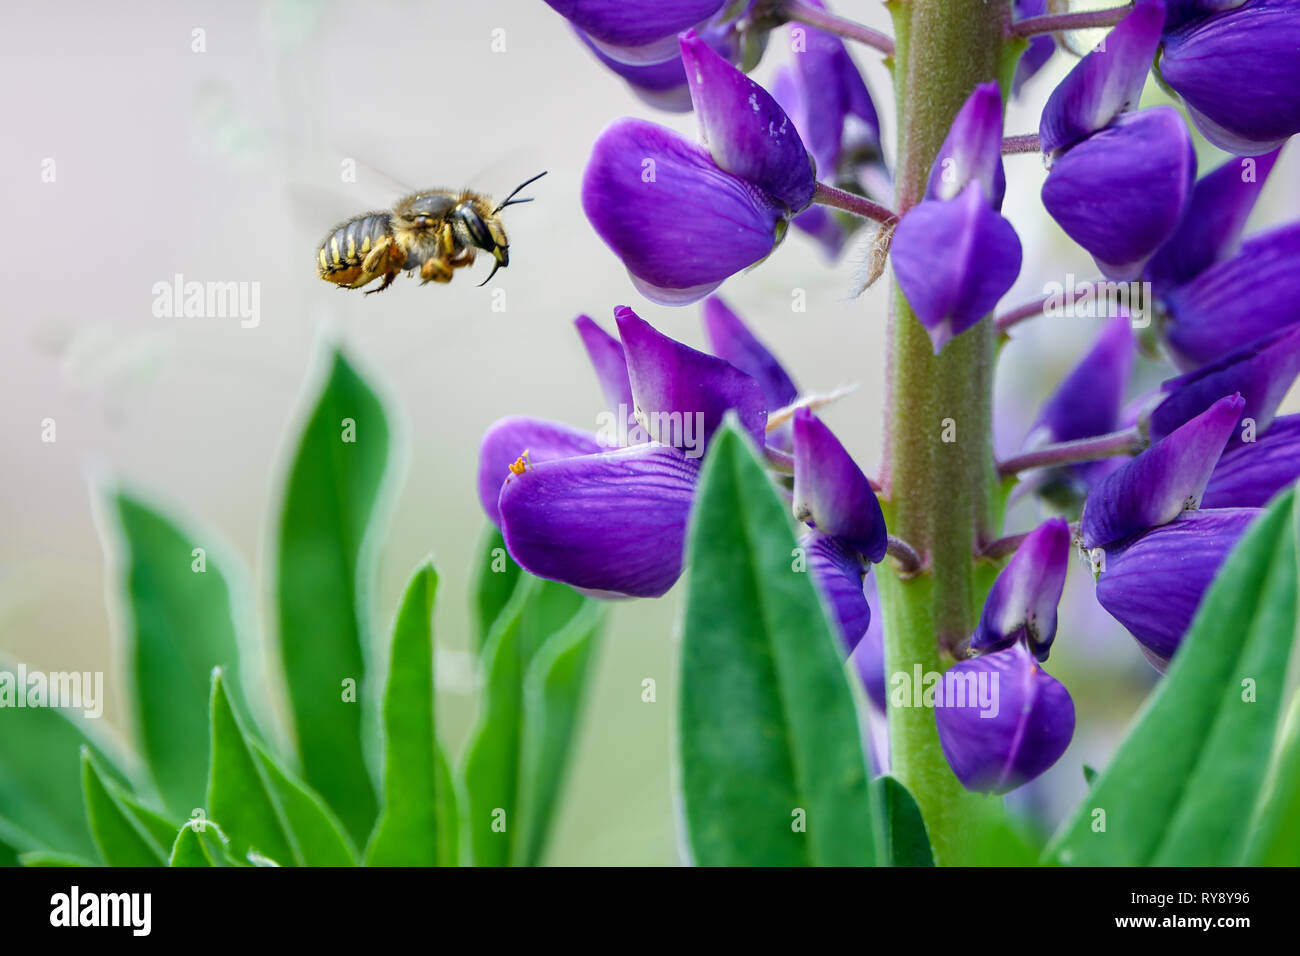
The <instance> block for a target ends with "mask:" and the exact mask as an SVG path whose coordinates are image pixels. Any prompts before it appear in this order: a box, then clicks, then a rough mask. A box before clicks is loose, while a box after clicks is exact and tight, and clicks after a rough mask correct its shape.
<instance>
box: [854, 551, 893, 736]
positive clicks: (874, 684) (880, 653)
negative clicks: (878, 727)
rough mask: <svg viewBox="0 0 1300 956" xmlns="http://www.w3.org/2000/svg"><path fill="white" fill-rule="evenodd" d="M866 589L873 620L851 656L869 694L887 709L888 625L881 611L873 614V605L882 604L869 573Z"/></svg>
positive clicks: (873, 700) (865, 582)
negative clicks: (886, 633)
mask: <svg viewBox="0 0 1300 956" xmlns="http://www.w3.org/2000/svg"><path fill="white" fill-rule="evenodd" d="M862 590H863V592H864V593H865V594H866V599H867V609H868V613H869V619H868V621H867V629H866V631H864V632H863V634H862V637H861V639H860V640H859V641H858V646H857V647H855V648H854V649H853V654H852V655H851V657H850V659H851V660H852V662H853V668H854V670H856V671H857V673H858V678H859V679H860V680H861V681H862V686H863V687H865V688H866V691H867V696H868V697H870V698H871V702H872V703H873V704H875V705H876V706H877V707H878V708H880V709H881V710H882V711H883V710H885V709H887V707H888V703H889V702H888V700H887V695H886V691H885V626H884V622H883V621H882V620H881V618H880V615H879V614H871V613H870V609H871V607H872V605H875V606H876V607H879V606H880V592H879V589H878V588H877V586H876V579H875V577H873V576H872V575H867V577H866V578H865V580H864V584H863V589H862Z"/></svg>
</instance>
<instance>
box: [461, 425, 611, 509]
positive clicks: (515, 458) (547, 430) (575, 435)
mask: <svg viewBox="0 0 1300 956" xmlns="http://www.w3.org/2000/svg"><path fill="white" fill-rule="evenodd" d="M603 450H604V449H602V448H601V445H600V442H599V441H597V440H596V436H595V435H593V434H592V433H591V432H586V431H582V430H581V429H578V428H572V427H570V426H568V425H562V424H560V423H559V422H548V421H546V420H545V419H541V418H525V417H523V416H516V417H512V418H502V419H501V420H499V421H496V422H493V423H492V425H491V426H490V427H489V428H488V430H487V431H486V432H485V433H484V434H483V440H482V441H481V442H480V443H479V452H478V498H479V502H480V503H481V504H482V505H483V510H484V511H485V512H487V516H488V518H489V519H491V521H492V523H493V524H495V525H500V524H501V515H500V513H499V512H498V511H497V498H498V497H499V496H500V494H501V486H502V485H503V484H505V480H506V479H507V478H509V477H510V474H511V468H510V466H511V465H515V466H516V467H522V466H523V464H526V462H529V461H531V462H533V463H534V464H537V463H540V462H544V461H554V460H557V459H560V458H575V457H578V456H580V455H594V454H596V453H597V452H600V451H603ZM525 456H526V458H525ZM521 459H523V461H522V462H521Z"/></svg>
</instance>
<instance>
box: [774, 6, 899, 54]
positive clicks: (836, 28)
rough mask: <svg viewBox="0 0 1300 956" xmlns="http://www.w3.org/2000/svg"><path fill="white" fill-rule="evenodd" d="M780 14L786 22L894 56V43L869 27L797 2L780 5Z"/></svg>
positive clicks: (886, 36)
mask: <svg viewBox="0 0 1300 956" xmlns="http://www.w3.org/2000/svg"><path fill="white" fill-rule="evenodd" d="M781 12H782V13H784V14H785V16H786V19H788V20H792V21H795V22H796V23H806V24H807V25H808V26H810V27H816V28H817V29H819V30H825V31H826V32H827V33H834V34H835V35H836V36H840V37H843V38H844V39H846V40H853V41H855V42H857V43H862V44H865V45H866V46H869V47H872V48H874V49H876V50H879V51H880V52H881V53H883V54H885V56H893V55H894V41H893V39H892V38H890V37H889V36H888V35H887V34H884V33H881V32H880V31H879V30H873V29H871V27H869V26H865V25H863V24H861V23H858V22H856V21H854V20H848V19H846V18H844V17H840V16H836V15H835V14H833V13H830V12H829V11H826V10H819V9H817V8H816V7H814V6H811V5H809V4H807V3H800V2H799V0H786V2H784V3H783V4H781Z"/></svg>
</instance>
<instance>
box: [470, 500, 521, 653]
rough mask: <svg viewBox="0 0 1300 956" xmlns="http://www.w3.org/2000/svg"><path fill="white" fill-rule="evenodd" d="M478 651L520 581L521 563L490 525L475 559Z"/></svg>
mask: <svg viewBox="0 0 1300 956" xmlns="http://www.w3.org/2000/svg"><path fill="white" fill-rule="evenodd" d="M474 567H475V568H476V569H477V573H476V574H475V576H474V585H473V588H474V591H473V607H474V632H473V634H474V650H475V651H476V652H478V653H482V651H483V645H484V644H485V643H486V642H487V638H488V633H489V632H490V631H491V629H492V625H493V623H495V622H496V619H497V617H498V616H499V615H500V614H501V611H502V609H503V608H504V607H505V606H506V602H507V601H509V600H510V595H511V594H513V593H514V591H515V586H516V585H517V584H518V583H519V565H517V564H515V562H514V559H513V558H511V557H510V555H509V553H507V551H506V541H505V538H503V537H502V536H501V532H500V531H499V530H497V528H496V527H494V526H493V525H490V524H489V525H488V526H487V530H486V531H484V533H483V537H482V539H481V543H480V544H479V550H478V556H477V557H476V558H475V559H474Z"/></svg>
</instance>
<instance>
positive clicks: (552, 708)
mask: <svg viewBox="0 0 1300 956" xmlns="http://www.w3.org/2000/svg"><path fill="white" fill-rule="evenodd" d="M604 621H605V613H604V608H602V607H601V606H600V605H598V604H596V603H595V602H594V601H593V602H588V603H587V604H586V605H585V606H584V607H583V608H582V609H581V610H580V611H578V613H577V614H576V615H574V617H573V620H572V621H570V622H569V623H568V624H567V625H565V627H564V628H563V629H561V630H560V631H559V632H558V633H557V634H555V635H554V636H553V637H550V638H547V639H546V641H545V642H544V643H543V645H542V647H541V649H540V650H539V651H538V652H537V653H536V654H535V655H534V656H533V659H532V661H531V663H529V665H528V672H527V674H526V675H525V676H524V693H523V706H524V723H523V727H524V730H523V738H522V740H521V742H520V746H521V753H520V757H519V807H518V811H517V813H518V819H519V828H520V832H521V834H522V836H521V837H519V838H518V839H517V840H516V841H515V843H514V846H513V848H512V853H511V862H512V863H513V864H514V865H516V866H537V865H538V864H540V863H541V861H542V854H543V852H544V851H545V848H546V838H547V836H548V834H549V830H550V824H551V820H552V817H553V815H554V813H555V807H556V804H557V803H558V800H559V796H560V791H561V786H562V784H563V781H564V771H565V767H566V765H567V763H568V757H569V751H570V749H571V746H572V741H573V737H574V731H575V729H576V728H577V726H578V716H579V710H580V708H581V705H582V696H583V687H584V686H585V684H586V677H587V672H588V669H589V667H590V663H591V657H592V652H593V648H594V645H595V643H596V638H597V636H598V635H599V634H600V630H601V627H602V625H603V624H604Z"/></svg>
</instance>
